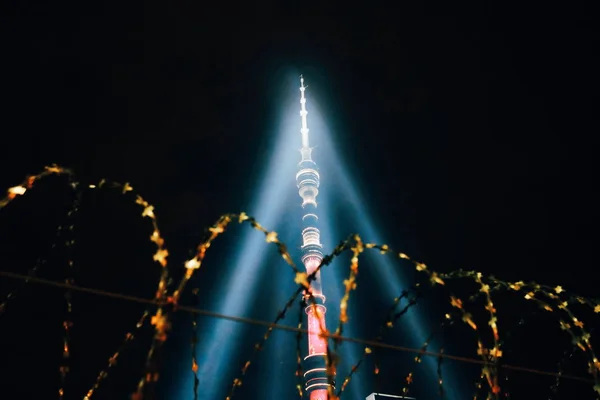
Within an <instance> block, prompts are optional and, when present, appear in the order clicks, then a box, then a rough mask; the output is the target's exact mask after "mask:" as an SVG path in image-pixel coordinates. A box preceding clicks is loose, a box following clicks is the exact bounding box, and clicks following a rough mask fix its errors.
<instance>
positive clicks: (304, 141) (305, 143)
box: [300, 75, 310, 150]
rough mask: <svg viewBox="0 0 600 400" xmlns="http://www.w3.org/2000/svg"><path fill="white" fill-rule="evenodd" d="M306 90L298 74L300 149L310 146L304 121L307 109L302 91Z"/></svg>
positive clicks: (306, 125) (301, 77) (302, 79)
mask: <svg viewBox="0 0 600 400" xmlns="http://www.w3.org/2000/svg"><path fill="white" fill-rule="evenodd" d="M305 90H306V86H304V77H303V76H302V75H300V116H301V117H302V128H301V129H300V132H301V133H302V149H303V150H304V149H308V148H310V146H309V142H308V123H307V122H306V115H307V114H308V111H306V97H304V91H305Z"/></svg>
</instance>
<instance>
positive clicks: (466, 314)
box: [0, 165, 600, 400]
mask: <svg viewBox="0 0 600 400" xmlns="http://www.w3.org/2000/svg"><path fill="white" fill-rule="evenodd" d="M55 174H57V175H66V176H67V177H68V179H69V184H70V185H71V186H72V188H73V189H75V192H76V196H75V198H76V199H79V198H80V196H81V190H83V189H89V190H99V189H104V188H109V189H113V190H114V189H116V190H119V191H120V192H121V193H122V194H123V195H128V194H129V193H132V192H133V188H132V187H131V185H130V184H129V183H125V184H120V183H117V182H109V181H106V180H104V179H102V180H101V181H100V182H99V183H98V184H91V185H80V184H79V183H78V182H77V181H76V180H75V176H74V174H73V173H72V172H71V171H70V170H68V169H65V168H62V167H59V166H56V165H53V166H50V167H46V168H45V170H44V171H42V172H41V173H39V174H37V175H31V176H28V177H27V178H26V179H25V180H24V181H23V182H22V183H21V184H20V185H18V186H14V187H11V188H9V189H8V191H7V195H6V196H5V197H4V198H3V199H0V209H2V208H4V207H5V206H6V205H8V204H9V203H10V202H12V201H13V200H15V199H16V198H17V197H19V196H22V195H24V194H25V193H26V192H27V191H28V190H30V189H32V188H33V187H34V184H35V183H36V182H38V181H39V180H40V179H42V178H44V177H47V176H50V175H55ZM128 197H129V195H128ZM133 199H134V202H135V203H136V204H137V205H139V206H141V209H142V212H141V217H142V218H147V219H150V221H151V227H152V233H151V235H150V241H151V242H152V243H153V244H154V245H155V248H156V251H155V253H154V255H153V260H154V261H155V262H156V263H157V264H158V265H159V267H160V275H159V280H158V284H157V289H156V293H155V296H154V298H153V299H144V298H139V297H135V296H129V295H125V294H121V293H113V292H109V291H103V290H99V289H91V288H85V287H81V286H78V285H75V284H74V282H73V279H72V271H73V270H72V266H73V260H72V258H71V257H70V256H69V257H68V261H67V271H68V272H67V276H68V277H67V279H66V281H65V282H64V283H61V282H55V281H50V280H45V279H41V278H39V277H36V276H32V274H30V275H21V274H16V273H11V272H7V271H0V276H4V277H8V278H13V279H20V280H22V281H24V282H28V283H38V284H44V285H51V286H54V287H58V288H61V289H64V290H65V291H66V299H67V316H66V319H65V324H64V325H63V326H64V335H63V345H64V351H65V352H66V354H67V357H64V358H65V361H63V364H61V367H60V368H61V369H60V371H61V376H62V381H61V382H62V384H61V389H60V390H61V392H60V393H61V396H62V395H63V394H64V389H65V388H64V386H65V376H66V372H68V365H67V364H66V363H67V361H68V358H69V357H68V354H69V348H68V343H69V334H70V326H71V321H70V317H69V315H70V311H71V308H72V304H71V297H70V293H71V292H72V291H79V292H84V293H90V294H96V295H101V296H105V297H112V298H118V299H122V300H126V301H131V302H137V303H140V304H145V305H146V306H148V307H151V308H152V311H151V308H146V310H145V311H144V313H143V314H142V317H141V318H140V319H139V320H138V323H137V324H136V328H135V332H137V331H138V330H139V329H140V328H141V327H142V326H143V325H144V322H145V321H146V318H147V317H148V316H150V323H151V325H152V326H153V330H154V334H153V340H152V343H151V346H150V348H149V350H148V352H147V355H146V363H145V366H144V372H143V374H142V378H141V379H140V380H139V383H138V385H137V389H136V391H135V393H133V394H132V398H133V399H134V400H140V399H151V398H152V397H153V393H154V385H155V384H156V382H158V380H159V368H160V358H161V353H162V349H163V344H164V342H165V341H166V340H167V338H168V335H169V332H170V329H171V316H172V314H173V313H174V312H177V311H187V312H190V313H193V314H195V315H205V316H209V317H215V318H222V319H228V320H231V321H236V322H241V323H247V324H253V325H260V326H263V327H266V328H267V330H266V332H265V334H264V335H263V337H262V338H261V340H260V341H259V342H257V343H256V344H255V345H254V351H253V353H252V355H251V357H250V359H248V360H247V361H245V362H244V363H243V364H242V365H243V366H242V368H241V370H240V373H239V375H238V377H236V378H235V379H234V380H233V384H232V386H231V389H230V391H229V394H228V395H227V400H230V399H231V398H233V397H234V395H235V393H236V389H237V388H238V387H239V386H240V385H241V384H242V379H243V378H244V376H245V375H246V374H247V373H248V370H249V368H250V366H251V365H252V359H253V358H254V357H256V356H257V354H258V353H259V352H260V351H261V350H262V348H263V347H264V344H265V342H267V340H268V339H269V338H270V335H271V333H272V331H273V330H274V329H281V330H285V331H290V332H295V333H296V342H297V346H296V352H297V364H298V365H297V368H296V375H297V376H298V384H297V389H298V395H299V396H300V397H302V396H303V390H302V384H301V374H302V365H301V351H300V349H301V346H300V341H301V339H302V337H303V336H304V335H305V334H307V333H308V330H306V329H303V328H302V326H301V325H302V323H301V321H300V322H299V325H298V326H297V327H290V326H286V325H280V324H279V322H280V321H281V320H282V319H283V318H284V317H285V315H286V313H287V311H288V310H289V309H290V308H291V307H292V305H293V304H294V303H295V301H296V298H297V297H298V295H300V294H301V293H303V296H302V297H303V301H305V302H306V304H305V305H306V307H312V312H314V313H315V314H316V315H317V317H318V320H319V321H321V320H324V319H323V318H321V317H322V315H320V313H321V310H320V308H319V307H317V304H316V301H315V299H314V297H313V295H312V292H311V282H312V280H314V279H315V276H316V273H317V272H318V271H320V270H321V268H325V267H327V266H329V265H330V264H331V263H332V261H333V260H334V259H336V258H337V257H339V256H340V255H341V254H344V253H347V252H349V253H350V254H351V261H350V266H349V270H348V275H347V278H346V279H344V280H343V282H342V284H343V287H344V293H343V295H342V297H341V300H340V303H339V321H338V323H337V326H336V329H335V331H334V332H333V333H331V332H330V331H328V330H327V329H326V327H325V325H324V323H320V335H321V336H323V337H325V338H328V339H330V340H331V341H332V343H333V346H330V345H329V344H328V346H327V351H326V354H325V356H324V357H325V362H326V372H327V377H328V380H329V383H330V384H332V385H331V386H330V390H329V400H336V399H338V398H339V397H341V396H342V394H343V393H344V390H345V389H346V387H347V385H348V383H349V382H350V380H351V379H352V377H353V375H354V374H355V373H356V372H357V371H358V370H359V369H360V367H361V365H363V361H364V359H365V357H367V356H368V355H370V354H372V353H373V349H374V348H376V349H387V350H396V351H403V352H412V353H415V354H416V357H415V362H416V363H417V364H418V363H420V361H421V359H422V357H423V356H428V357H435V358H436V360H437V368H436V373H437V380H438V386H439V394H440V396H441V397H442V398H443V397H444V395H445V390H444V386H443V381H444V380H443V378H442V361H443V360H446V359H450V360H455V361H460V362H468V363H472V364H478V365H480V366H481V378H482V380H483V382H485V384H486V387H487V395H486V398H489V399H499V398H500V395H501V394H503V395H509V393H508V391H507V390H504V393H503V390H502V388H501V387H500V384H499V380H500V371H501V370H508V369H511V370H515V371H523V372H530V373H536V374H541V375H548V376H553V377H555V378H556V382H555V384H554V385H553V386H552V390H553V391H554V392H555V391H556V390H557V388H558V382H559V380H560V379H572V380H576V381H580V382H585V383H588V384H591V385H592V387H593V390H594V392H595V393H596V396H598V395H600V377H599V375H600V374H599V372H600V362H599V361H598V359H597V357H596V355H595V352H594V349H593V347H592V344H591V331H588V330H587V329H586V328H585V325H584V322H583V321H582V319H581V318H580V317H579V316H578V315H576V313H575V312H574V310H573V306H575V305H582V306H585V307H588V308H589V309H591V310H592V311H593V313H600V302H599V301H598V300H596V299H590V298H584V297H581V296H576V295H571V294H569V293H567V292H566V291H565V290H564V289H563V288H562V287H561V286H556V287H550V286H546V285H541V284H538V283H535V282H529V283H525V282H522V281H519V282H504V281H501V280H499V279H497V278H495V277H493V276H484V275H483V274H481V273H480V272H477V271H464V270H457V271H453V272H450V273H438V272H436V271H434V270H431V269H429V267H428V266H427V265H426V264H424V263H422V262H419V261H416V260H413V259H412V258H411V257H410V256H408V255H407V254H405V253H402V252H396V251H393V250H392V249H391V248H390V247H389V246H388V245H386V244H382V245H380V244H376V243H365V242H363V240H362V238H361V237H360V236H359V235H356V234H354V235H351V236H349V237H348V238H347V239H346V240H344V241H342V242H340V244H339V245H338V246H336V247H335V248H334V250H333V251H332V253H331V254H329V255H326V256H324V258H323V260H322V262H321V264H320V265H319V266H318V267H317V269H316V271H314V272H313V273H311V274H307V273H306V272H303V271H300V270H299V269H298V268H297V267H296V265H295V263H294V261H293V259H292V257H291V255H290V254H289V252H288V250H287V247H286V245H285V244H284V243H282V242H281V241H280V240H279V238H278V234H277V232H275V231H270V230H268V229H266V228H264V227H263V226H262V225H260V224H259V223H258V222H257V221H256V220H255V219H254V218H252V217H251V216H248V215H247V214H246V213H244V212H242V213H239V214H225V215H223V216H221V217H220V218H219V219H218V220H217V222H216V223H215V224H214V225H213V226H211V227H210V228H209V229H208V231H207V234H206V236H205V238H204V239H203V240H202V241H201V243H200V244H199V245H198V246H197V247H196V251H195V255H194V257H192V258H190V259H188V260H187V261H186V262H185V263H184V267H185V269H184V272H185V273H184V274H183V277H182V278H181V279H180V280H179V283H178V284H177V285H175V289H174V290H169V287H168V281H169V279H170V273H169V269H168V262H167V257H168V256H169V252H168V250H167V248H166V246H165V240H164V239H163V237H162V236H161V233H160V230H159V228H158V223H157V218H156V214H155V212H154V206H152V205H151V204H150V203H148V202H147V201H146V200H145V199H144V198H142V197H141V196H140V195H139V194H134V197H133ZM73 207H75V208H78V207H79V204H78V200H76V202H75V203H74V206H73ZM233 222H237V223H238V224H245V225H248V226H250V227H251V228H252V229H254V230H257V231H259V232H261V233H263V234H264V237H265V241H266V242H267V243H268V244H272V245H274V246H275V247H276V248H277V250H278V252H279V255H280V256H281V257H282V259H283V260H284V261H285V262H286V263H287V264H288V265H289V266H290V268H291V270H292V272H293V274H294V282H295V284H296V285H297V289H296V291H295V292H294V294H293V295H292V296H290V298H289V300H288V301H287V302H286V304H285V305H284V307H283V308H282V309H281V310H280V311H279V312H278V313H277V315H276V317H275V319H274V321H273V322H266V321H259V320H254V319H248V318H242V317H233V316H226V315H223V314H218V313H213V312H210V311H207V310H202V309H198V308H194V307H190V306H185V305H182V304H180V300H181V296H182V294H183V293H184V291H185V289H186V286H187V284H188V283H189V281H190V279H191V278H192V276H193V275H194V273H195V271H197V270H198V269H200V267H201V265H202V263H203V261H204V258H205V256H206V253H207V251H208V250H209V248H210V247H211V245H212V243H213V242H214V241H215V240H216V239H217V238H218V237H219V236H221V235H222V234H223V233H224V232H225V231H226V228H227V227H228V226H229V225H230V224H231V223H233ZM73 225H74V224H72V223H69V226H70V230H72V227H73ZM66 245H67V247H68V250H69V251H71V250H72V249H71V248H72V246H74V245H75V242H74V240H72V239H71V240H67V243H66ZM365 251H376V252H378V253H380V254H381V255H383V256H390V255H394V256H395V258H397V259H398V260H400V261H401V262H406V263H409V265H412V267H413V268H414V269H415V270H416V271H417V272H418V282H417V283H416V284H415V285H414V286H413V288H411V291H415V292H420V291H421V290H422V289H424V288H425V287H429V288H434V289H435V288H442V289H444V290H446V291H449V293H448V297H447V298H448V299H449V301H448V303H447V305H448V306H450V308H451V309H452V310H453V311H449V312H447V313H445V314H444V321H443V322H442V324H441V325H440V330H445V329H447V328H448V327H450V326H457V325H458V324H455V322H459V323H463V324H464V326H466V327H468V328H469V329H470V330H471V331H472V332H473V333H474V334H475V337H476V348H475V350H476V353H477V355H478V356H479V359H473V358H469V357H462V356H455V355H450V354H447V352H446V351H445V350H444V348H443V347H442V348H440V351H438V352H431V351H429V350H428V345H429V342H430V341H431V338H432V337H433V335H434V332H432V334H430V335H429V336H428V339H427V340H426V341H425V343H424V344H423V346H422V347H421V348H420V349H413V348H408V347H402V346H397V345H392V344H389V343H385V342H383V340H382V336H383V333H382V332H383V331H384V330H386V329H388V330H389V329H392V328H393V327H394V325H395V323H396V321H397V320H398V319H399V318H401V317H403V316H404V315H405V314H406V313H407V312H408V310H409V309H410V308H411V307H412V306H414V305H415V304H416V303H417V301H418V296H414V297H411V299H410V300H409V303H408V305H406V306H405V307H404V308H403V309H402V310H400V311H397V307H399V305H400V303H401V301H400V300H402V299H404V298H406V297H407V296H408V293H409V291H405V292H403V293H402V294H401V295H400V296H399V297H397V298H396V299H394V302H393V304H392V306H391V307H390V311H389V313H388V319H387V320H386V321H385V323H384V325H382V327H381V328H380V330H379V335H378V336H377V338H376V339H375V340H366V339H356V338H349V337H346V336H344V325H345V324H347V323H348V320H349V304H350V303H349V300H350V297H351V295H352V293H353V292H354V291H355V290H356V289H357V286H358V276H359V260H360V258H361V257H362V255H363V253H365ZM34 268H35V267H34ZM459 280H466V281H469V282H472V283H474V284H475V287H476V291H475V293H474V294H471V295H470V296H467V297H466V300H463V299H465V297H462V298H461V296H459V295H457V294H455V293H452V289H451V288H450V287H448V285H449V284H451V283H453V282H456V281H459ZM11 293H12V292H11ZM501 293H509V294H511V295H515V294H517V295H520V298H521V299H522V300H524V301H526V302H529V303H532V304H535V305H537V306H538V307H539V308H540V309H541V310H543V312H546V313H552V314H554V315H556V321H557V326H558V327H559V328H560V329H561V330H563V331H565V332H567V333H568V335H569V336H570V337H571V341H572V343H573V345H574V348H575V349H576V350H577V351H579V352H581V353H583V354H584V355H585V356H586V357H587V360H588V361H587V367H588V368H587V372H588V373H589V375H590V378H583V377H579V376H572V375H567V374H565V373H564V371H563V364H564V363H562V362H561V363H560V364H559V371H558V372H556V373H555V372H550V371H542V370H538V369H534V368H527V367H522V366H516V365H507V364H505V363H503V362H501V360H502V357H503V350H504V345H505V343H504V342H503V340H502V338H501V334H500V330H499V322H498V312H497V308H496V304H495V301H494V300H493V297H496V296H498V295H500V294H501ZM194 294H195V295H197V289H196V290H195V293H194ZM10 298H14V296H12V297H10ZM10 298H9V299H10ZM478 302H481V303H483V307H482V309H483V311H485V313H486V314H487V318H484V323H485V324H484V325H482V323H480V322H479V320H478V318H477V317H475V314H474V311H473V309H474V308H475V307H476V304H477V303H478ZM5 303H6V301H4V302H2V304H5ZM301 308H302V307H301ZM477 312H479V311H477ZM300 317H302V315H301V314H300ZM481 326H487V333H485V332H484V329H483V328H481ZM196 334H197V325H196V322H195V321H194V323H193V335H194V337H195V336H196ZM486 336H487V339H486ZM134 338H135V335H134V334H133V333H132V332H129V333H128V334H127V335H126V338H125V341H124V342H123V344H122V345H121V347H120V348H119V350H117V352H115V353H114V354H113V356H111V358H110V359H109V362H108V366H107V367H106V368H105V369H104V370H103V371H102V372H101V373H100V374H99V375H98V378H97V379H96V382H95V384H94V386H93V387H92V388H91V389H90V390H89V391H88V393H87V394H86V396H85V397H84V398H85V399H86V400H89V399H91V397H92V395H93V394H94V392H95V390H96V389H97V388H98V387H99V385H100V384H101V382H102V381H103V380H104V379H105V378H106V376H107V374H108V372H107V371H108V370H109V369H110V368H111V367H112V366H113V365H114V364H115V362H116V359H117V358H118V356H119V354H120V353H121V351H122V349H123V348H124V346H127V345H128V344H129V343H131V342H132V341H133V340H134ZM343 341H347V342H354V343H357V344H361V345H363V346H365V347H364V351H363V354H362V356H361V357H360V358H359V360H358V361H357V362H356V363H354V364H353V365H352V367H351V368H350V371H349V373H348V374H347V375H346V377H345V378H344V379H343V380H342V385H341V387H340V388H339V390H338V391H337V392H334V389H333V387H334V386H333V382H334V379H335V377H336V375H337V373H338V371H337V367H338V365H339V361H340V356H339V355H338V345H339V344H340V343H342V342H343ZM194 346H195V339H193V341H192V351H193V352H194V356H193V359H192V371H193V372H194V382H195V383H194V396H196V397H197V390H198V376H197V371H198V364H197V360H196V359H195V347H194ZM63 356H64V354H63ZM569 358H571V355H569ZM379 372H380V365H379V363H378V362H377V361H375V368H374V371H373V373H374V374H375V375H378V374H379ZM413 379H414V371H413V372H409V374H408V376H407V377H406V379H405V380H406V386H405V387H404V389H403V393H408V390H409V387H410V385H411V383H412V382H413ZM477 387H478V388H479V389H482V390H483V386H482V385H481V384H480V383H478V385H477ZM477 396H478V395H477V394H476V395H475V398H477Z"/></svg>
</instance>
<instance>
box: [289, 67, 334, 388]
mask: <svg viewBox="0 0 600 400" xmlns="http://www.w3.org/2000/svg"><path fill="white" fill-rule="evenodd" d="M300 83H301V85H300V94H301V96H300V105H301V111H300V116H301V117H302V129H301V130H300V132H301V133H302V149H300V153H301V154H302V160H301V161H300V164H298V173H297V174H296V183H297V184H298V193H299V194H300V197H302V208H303V210H304V215H303V217H302V222H303V226H304V229H303V230H302V263H303V264H304V267H305V268H306V272H307V274H309V275H310V274H312V273H313V272H314V271H315V270H316V269H317V267H318V266H319V265H320V263H321V260H323V250H322V249H323V246H322V245H321V241H320V235H319V229H318V228H317V225H318V224H317V222H318V219H319V218H318V217H317V213H316V210H317V201H316V199H317V194H318V193H319V173H318V172H317V164H316V163H315V162H314V161H313V160H312V158H311V152H312V149H311V148H310V146H309V141H308V125H307V122H306V115H307V114H308V112H307V111H306V98H305V97H304V91H305V90H306V87H305V86H304V79H303V78H302V77H300ZM310 289H311V292H312V294H313V297H314V301H311V300H310V299H308V297H306V296H305V299H306V301H307V307H306V309H305V312H306V315H307V320H308V355H307V356H306V357H305V358H304V370H305V371H306V372H305V373H304V378H305V383H306V392H307V393H308V396H309V399H310V400H326V399H327V397H328V396H327V392H328V388H329V383H328V380H327V371H326V358H325V357H326V354H327V339H326V338H323V337H321V336H320V334H321V331H322V329H325V313H326V312H327V309H326V308H325V296H323V290H322V288H321V274H320V272H317V274H316V275H315V279H314V280H313V281H312V282H311V286H310Z"/></svg>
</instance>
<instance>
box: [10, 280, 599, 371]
mask: <svg viewBox="0 0 600 400" xmlns="http://www.w3.org/2000/svg"><path fill="white" fill-rule="evenodd" d="M0 276H3V277H6V278H11V279H17V280H23V281H25V283H29V282H31V283H36V284H41V285H47V286H53V287H56V288H60V289H68V290H73V291H77V292H81V293H88V294H93V295H97V296H103V297H109V298H113V299H119V300H124V301H130V302H134V303H139V304H145V305H153V306H157V307H158V306H165V305H167V303H164V302H159V301H157V300H154V299H145V298H142V297H137V296H131V295H127V294H122V293H115V292H109V291H106V290H102V289H94V288H89V287H83V286H78V285H71V284H68V283H64V282H57V281H52V280H49V279H43V278H38V277H33V276H28V275H22V274H16V273H14V272H8V271H1V270H0ZM175 311H185V312H189V313H192V314H196V315H202V316H206V317H210V318H219V319H224V320H228V321H232V322H238V323H243V324H249V325H255V326H263V327H267V328H272V329H278V330H282V331H288V332H295V333H304V334H308V330H307V329H303V328H297V327H293V326H288V325H281V324H275V323H272V322H269V321H263V320H258V319H253V318H246V317H237V316H232V315H226V314H220V313H216V312H213V311H209V310H205V309H201V308H197V307H191V306H185V305H177V306H176V309H175ZM327 337H328V338H330V339H333V340H339V341H345V342H349V343H357V344H361V345H365V346H370V347H378V348H382V349H388V350H395V351H400V352H406V353H416V354H420V355H421V356H429V357H436V358H438V359H448V360H454V361H459V362H466V363H471V364H478V365H484V364H488V363H486V362H484V361H482V360H478V359H475V358H469V357H462V356H455V355H451V354H447V353H439V352H432V351H422V350H421V349H415V348H410V347H404V346H398V345H394V344H389V343H384V342H380V341H375V340H368V339H360V338H353V337H347V336H341V335H335V334H328V335H327ZM489 364H490V365H492V363H489ZM499 366H500V367H501V368H503V369H507V370H512V371H519V372H527V373H532V374H537V375H545V376H553V377H560V378H561V379H571V380H575V381H579V382H583V383H593V381H592V380H591V379H586V378H582V377H579V376H574V375H566V374H562V373H558V372H550V371H542V370H539V369H535V368H528V367H523V366H518V365H508V364H501V365H499Z"/></svg>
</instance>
